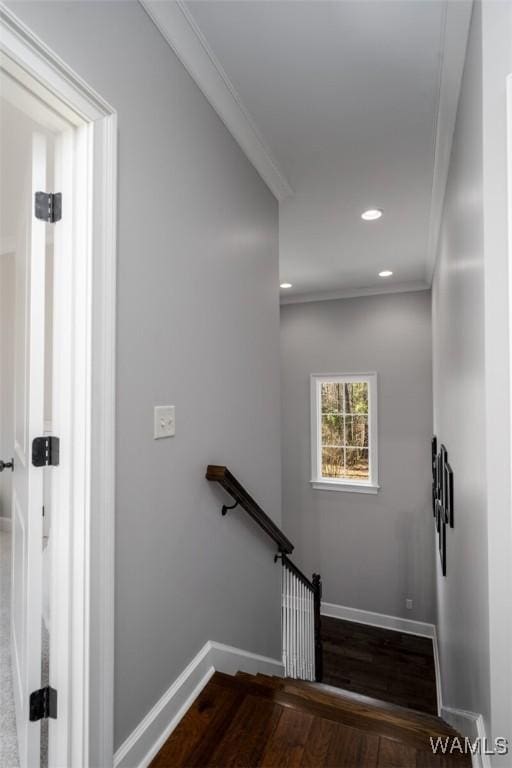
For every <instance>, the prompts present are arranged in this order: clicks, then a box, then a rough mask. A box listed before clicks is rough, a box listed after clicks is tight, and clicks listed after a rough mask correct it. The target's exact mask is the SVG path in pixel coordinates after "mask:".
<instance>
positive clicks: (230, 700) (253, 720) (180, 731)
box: [151, 672, 471, 768]
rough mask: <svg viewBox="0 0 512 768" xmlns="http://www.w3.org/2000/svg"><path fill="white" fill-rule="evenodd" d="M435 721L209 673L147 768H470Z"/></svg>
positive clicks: (299, 686) (301, 686) (327, 692)
mask: <svg viewBox="0 0 512 768" xmlns="http://www.w3.org/2000/svg"><path fill="white" fill-rule="evenodd" d="M457 735H458V734H457V733H456V732H455V731H454V730H453V729H452V728H451V727H450V726H448V725H447V724H446V723H444V722H443V721H442V720H441V719H439V718H438V717H432V716H431V715H427V714H424V713H421V712H412V711H410V710H407V709H403V708H401V707H397V706H396V705H393V704H386V703H383V702H378V701H373V700H371V699H369V698H368V697H364V696H360V695H358V694H351V693H343V692H341V691H340V692H339V694H338V692H333V690H332V688H328V687H326V686H322V685H315V684H310V683H303V682H301V681H298V680H289V679H282V678H270V677H266V676H264V675H257V676H252V675H245V674H242V673H238V675H236V676H235V677H233V676H231V675H225V674H222V673H220V672H216V673H215V674H214V675H213V677H212V678H211V680H210V681H209V683H208V684H207V686H206V688H205V689H204V690H203V691H202V693H201V694H200V695H199V697H198V698H197V699H196V701H195V702H194V704H193V705H192V707H191V708H190V709H189V711H188V712H187V714H186V715H185V717H184V718H183V719H182V720H181V722H180V723H179V725H178V726H177V727H176V729H175V730H174V731H173V733H172V734H171V736H170V737H169V739H168V740H167V741H166V743H165V744H164V746H163V747H162V749H161V750H160V752H159V753H158V755H157V756H156V757H155V758H154V760H153V762H152V763H151V768H194V767H195V768H284V767H285V766H289V768H322V767H325V768H470V766H471V760H470V758H469V757H467V756H462V755H460V754H459V753H457V752H455V753H454V754H453V755H434V754H433V753H432V749H431V745H430V737H433V738H436V737H444V738H453V737H455V736H457Z"/></svg>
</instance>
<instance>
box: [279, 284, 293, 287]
mask: <svg viewBox="0 0 512 768" xmlns="http://www.w3.org/2000/svg"><path fill="white" fill-rule="evenodd" d="M279 287H280V288H291V287H292V284H291V283H281V285H280V286H279Z"/></svg>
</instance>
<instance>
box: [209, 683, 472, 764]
mask: <svg viewBox="0 0 512 768" xmlns="http://www.w3.org/2000/svg"><path fill="white" fill-rule="evenodd" d="M212 680H213V681H214V683H215V684H216V685H219V686H224V687H226V688H229V689H234V690H237V691H245V693H246V694H250V695H251V696H255V697H259V698H262V699H267V700H270V701H273V702H274V703H275V704H278V705H279V706H282V707H287V708H289V709H293V710H295V711H302V712H305V713H307V714H310V715H312V716H314V717H319V718H323V719H325V720H331V721H333V722H337V723H340V724H342V725H346V726H351V727H354V728H357V729H359V730H365V731H371V732H373V733H376V734H378V735H380V736H385V737H387V738H390V739H395V740H398V741H401V740H406V741H407V743H409V744H410V745H411V746H412V747H413V748H414V749H417V750H426V751H430V740H429V739H430V736H433V737H437V736H455V735H457V734H456V731H454V730H453V729H452V728H451V727H450V726H448V725H447V724H446V723H444V722H443V721H442V720H440V719H439V718H432V717H431V716H428V715H423V714H421V713H412V714H410V713H409V712H408V710H404V709H402V708H397V707H393V706H392V705H387V706H385V707H384V706H383V707H382V708H381V707H379V706H377V705H376V704H375V703H372V704H371V705H370V704H368V703H366V702H364V703H363V702H360V701H354V700H352V699H343V698H342V697H338V698H336V699H334V701H333V700H331V698H330V695H326V694H325V693H323V692H321V691H315V693H314V694H313V695H311V694H309V693H308V690H307V688H306V689H305V688H304V685H305V684H299V685H298V686H294V685H292V684H290V683H289V682H287V683H286V684H285V687H284V688H270V687H268V686H267V685H263V684H261V683H257V682H255V681H254V680H253V681H249V680H246V679H244V678H242V677H232V676H230V675H225V674H223V673H221V672H216V673H215V675H214V676H213V678H212Z"/></svg>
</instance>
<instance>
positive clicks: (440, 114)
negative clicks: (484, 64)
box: [425, 0, 473, 283]
mask: <svg viewBox="0 0 512 768" xmlns="http://www.w3.org/2000/svg"><path fill="white" fill-rule="evenodd" d="M472 9H473V0H459V2H456V3H453V2H446V3H445V9H444V23H443V32H442V41H441V66H440V73H439V90H438V99H437V111H436V124H435V143H434V169H433V175H432V195H431V200H430V221H429V231H428V246H427V259H426V270H425V278H426V281H427V282H428V283H430V282H431V281H432V275H433V272H434V268H435V263H436V258H437V248H438V243H439V233H440V230H441V222H442V217H443V206H444V196H445V191H446V183H447V181H448V171H449V168H450V156H451V151H452V143H453V134H454V131H455V122H456V118H457V108H458V104H459V94H460V87H461V82H462V75H463V72H464V63H465V59H466V48H467V42H468V35H469V26H470V22H471V12H472Z"/></svg>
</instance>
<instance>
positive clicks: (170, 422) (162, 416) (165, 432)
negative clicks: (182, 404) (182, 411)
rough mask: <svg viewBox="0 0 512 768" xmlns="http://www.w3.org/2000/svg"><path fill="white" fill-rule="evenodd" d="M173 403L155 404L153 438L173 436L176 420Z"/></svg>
mask: <svg viewBox="0 0 512 768" xmlns="http://www.w3.org/2000/svg"><path fill="white" fill-rule="evenodd" d="M174 410H175V409H174V405H155V422H154V438H155V440H160V438H162V437H174V435H175V434H176V420H175V414H174Z"/></svg>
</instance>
